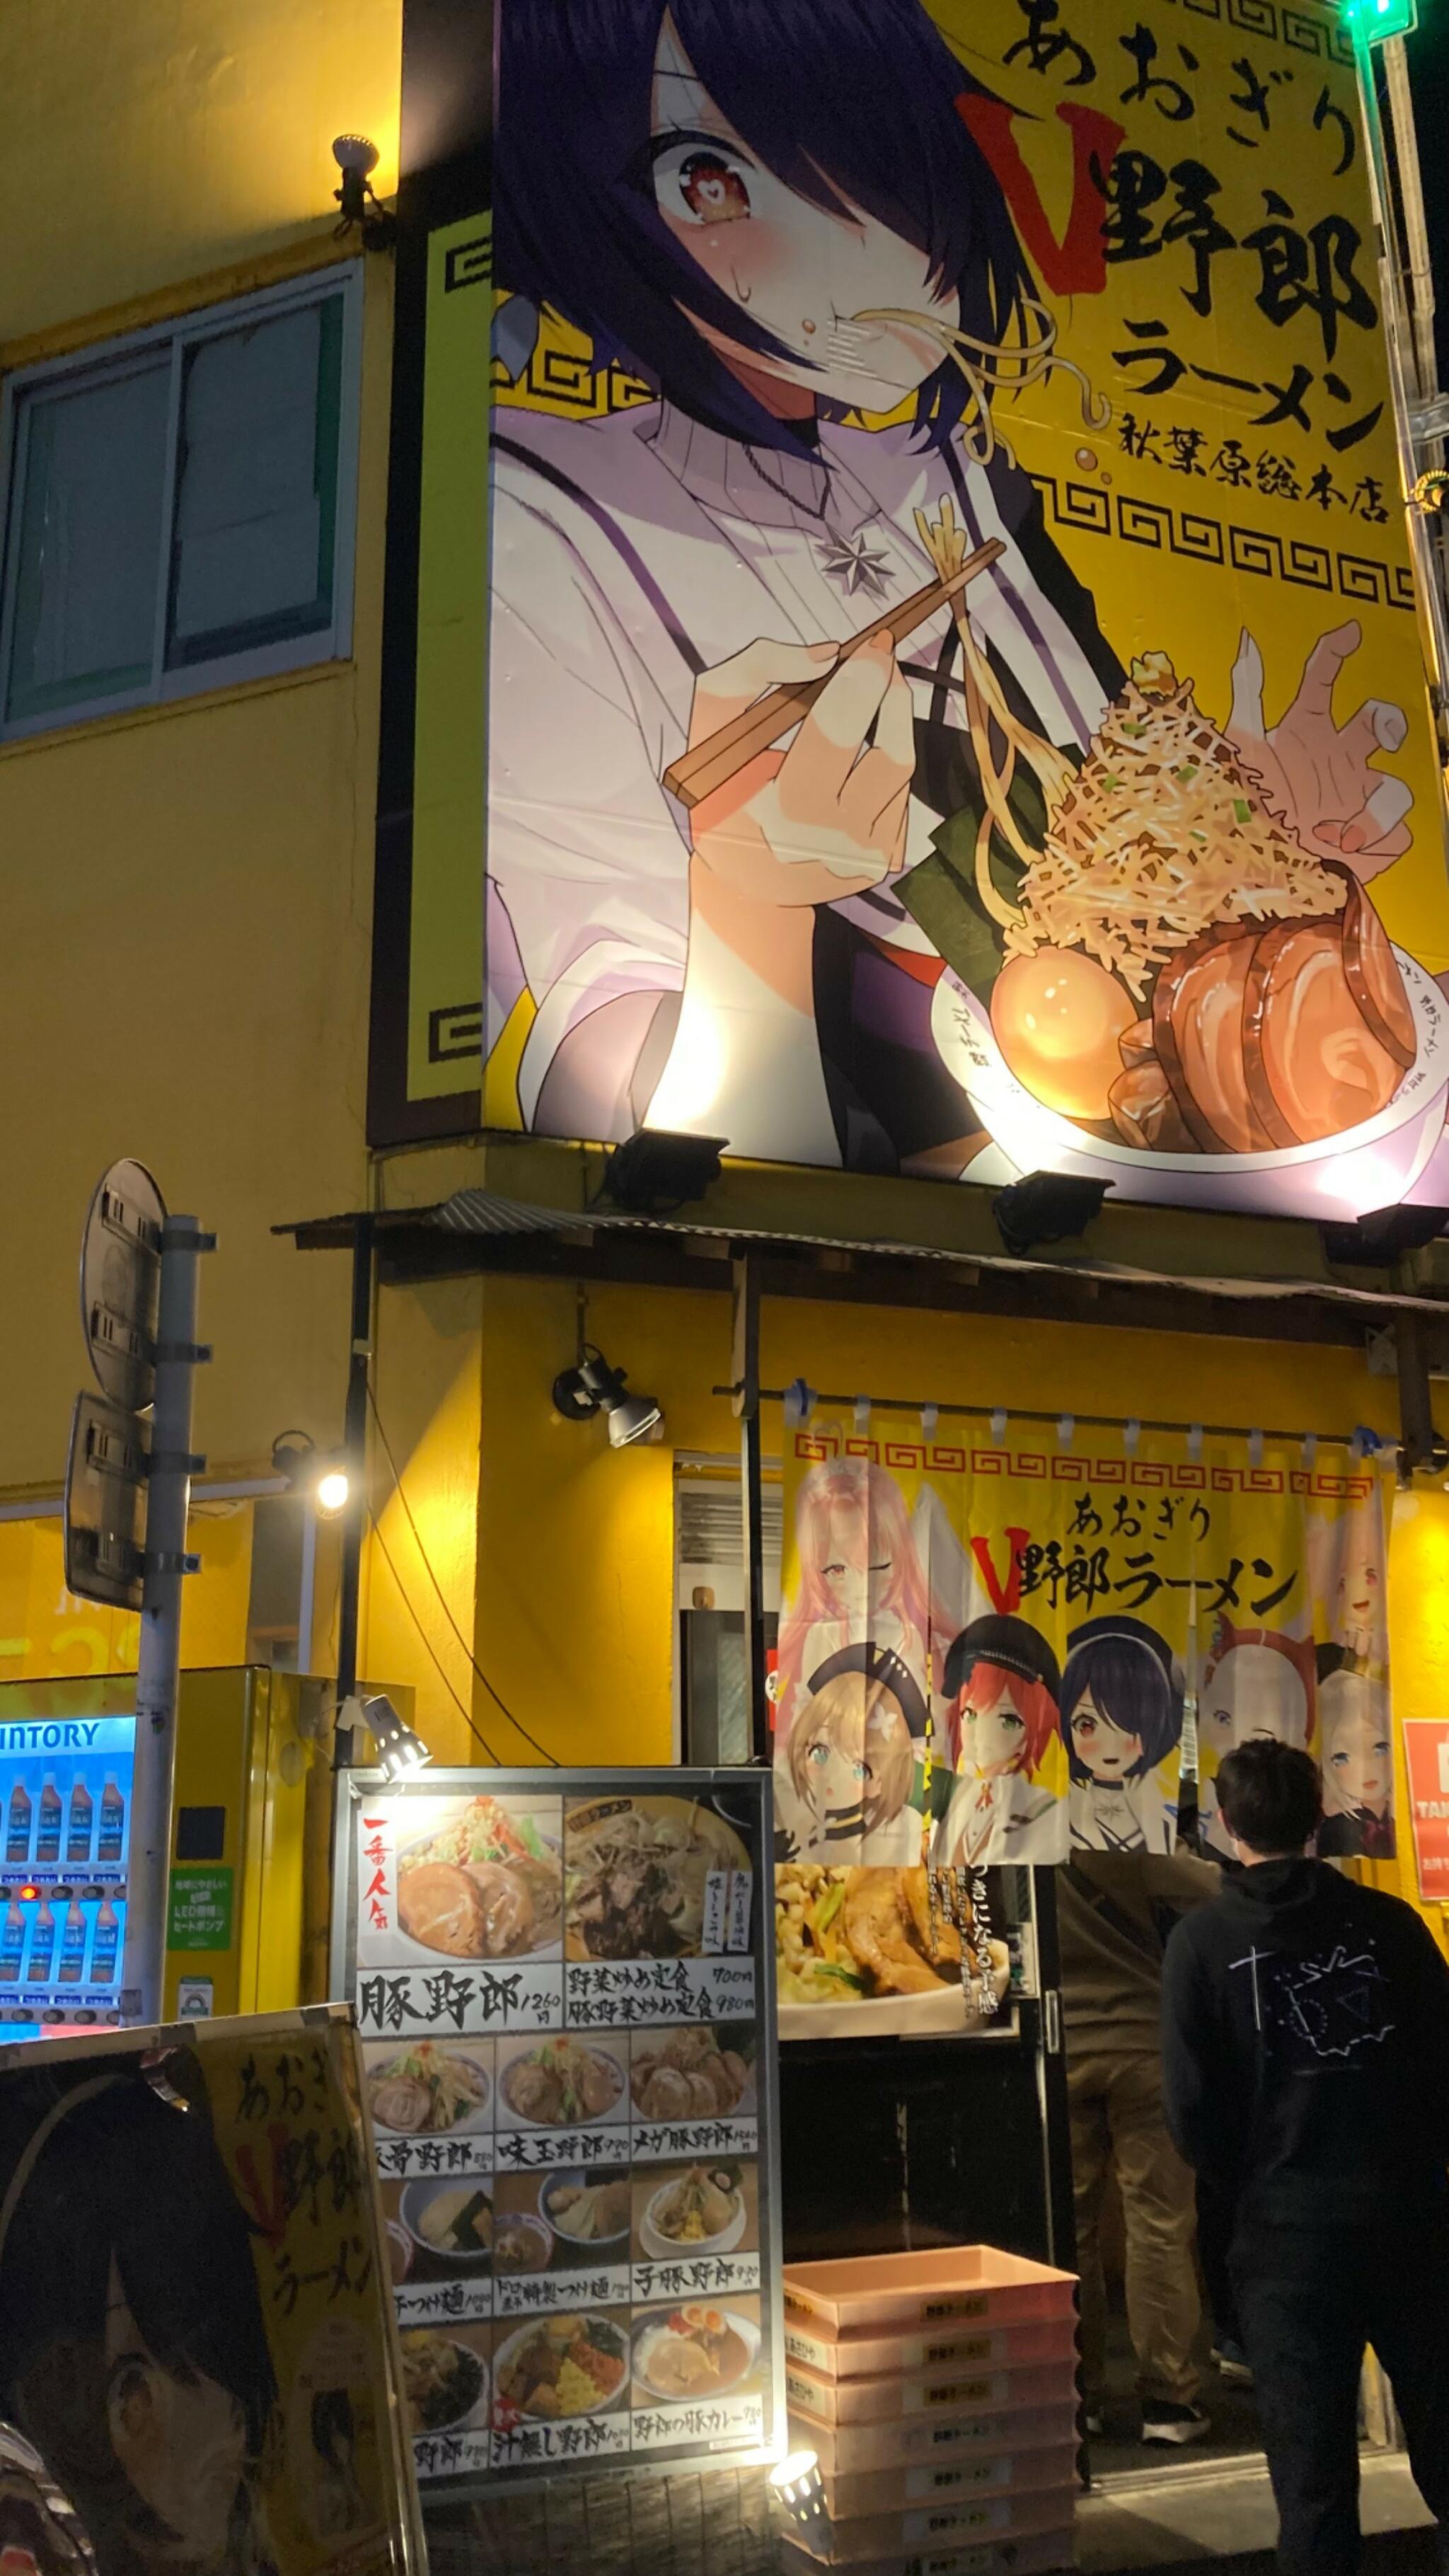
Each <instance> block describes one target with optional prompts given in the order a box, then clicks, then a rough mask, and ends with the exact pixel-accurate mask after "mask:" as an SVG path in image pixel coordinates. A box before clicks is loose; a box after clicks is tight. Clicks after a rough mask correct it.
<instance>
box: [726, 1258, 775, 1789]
mask: <svg viewBox="0 0 1449 2576" xmlns="http://www.w3.org/2000/svg"><path fill="white" fill-rule="evenodd" d="M733 1320H734V1386H733V1388H732V1390H731V1396H730V1401H731V1404H732V1405H733V1408H734V1411H735V1413H736V1414H737V1415H738V1417H739V1425H740V1502H741V1509H742V1513H743V1521H744V1528H743V1537H744V1574H745V1591H744V1611H745V1693H746V1699H745V1705H746V1711H747V1714H748V1717H749V1722H750V1756H751V1759H752V1760H753V1761H755V1762H762V1763H763V1764H764V1765H765V1767H766V1769H768V1768H769V1764H770V1759H771V1755H772V1752H773V1746H772V1744H771V1741H770V1702H769V1699H768V1696H767V1694H766V1691H765V1540H764V1499H763V1493H762V1480H761V1466H762V1459H761V1452H760V1267H759V1263H758V1261H757V1260H756V1258H755V1256H754V1255H753V1254H752V1253H748V1252H737V1253H736V1255H735V1257H734V1318H733Z"/></svg>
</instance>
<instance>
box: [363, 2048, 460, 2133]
mask: <svg viewBox="0 0 1449 2576" xmlns="http://www.w3.org/2000/svg"><path fill="white" fill-rule="evenodd" d="M490 2089H491V2088H490V2084H489V2078H488V2071H487V2068H486V2067H483V2066H480V2065H479V2063H478V2061H477V2059H476V2058H474V2057H469V2056H467V2055H466V2054H463V2053H459V2054H456V2055H455V2053H454V2051H453V2050H452V2049H451V2048H450V2047H449V2046H448V2044H447V2042H446V2041H444V2040H437V2039H418V2040H414V2042H413V2044H412V2046H411V2047H410V2048H402V2049H399V2050H398V2052H397V2054H396V2055H395V2056H393V2057H389V2058H387V2059H386V2060H385V2062H384V2063H383V2064H382V2065H381V2066H369V2068H368V2070H367V2098H368V2103H369V2106H370V2108H371V2111H372V2117H373V2124H374V2126H375V2127H376V2128H379V2129H386V2130H389V2131H390V2132H391V2133H392V2135H393V2136H394V2137H398V2138H436V2137H446V2136H451V2135H452V2134H453V2133H454V2132H456V2131H459V2130H468V2129H478V2128H482V2127H483V2126H484V2125H485V2124H486V2121H487V2117H488V2095H489V2091H490Z"/></svg>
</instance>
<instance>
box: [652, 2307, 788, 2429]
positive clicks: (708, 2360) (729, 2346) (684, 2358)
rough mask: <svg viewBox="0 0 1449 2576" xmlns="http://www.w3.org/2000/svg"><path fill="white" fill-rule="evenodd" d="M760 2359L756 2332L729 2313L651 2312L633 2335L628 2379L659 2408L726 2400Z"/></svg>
mask: <svg viewBox="0 0 1449 2576" xmlns="http://www.w3.org/2000/svg"><path fill="white" fill-rule="evenodd" d="M759 2356H760V2329H759V2327H758V2326H757V2325H755V2324H754V2323H752V2321H751V2320H750V2318H748V2317H745V2316H740V2315H739V2314H738V2313H737V2312H736V2311H735V2310H734V2309H732V2308H709V2307H697V2306H696V2307H686V2308H673V2309H667V2310H659V2311H656V2312H655V2314H654V2315H652V2316H649V2317H645V2318H644V2319H643V2320H642V2321H641V2323H640V2324H639V2326H638V2327H637V2328H636V2330H635V2336H634V2377H635V2380H636V2382H637V2383H638V2385H639V2387H640V2388H642V2389H643V2390H644V2391H645V2393H646V2394H647V2395H648V2396H650V2397H652V2398H654V2399H656V2400H657V2401H658V2402H659V2404H661V2405H664V2406H668V2405H671V2404H674V2405H697V2404H699V2403H701V2402H703V2401H705V2400H708V2399H709V2398H712V2397H727V2396H728V2395H729V2393H730V2391H731V2390H732V2389H735V2388H738V2387H739V2386H740V2384H741V2382H742V2381H744V2380H746V2379H748V2377H749V2375H750V2373H751V2371H752V2370H753V2369H754V2366H755V2364H756V2362H757V2361H758V2359H759Z"/></svg>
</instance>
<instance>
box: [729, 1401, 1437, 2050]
mask: <svg viewBox="0 0 1449 2576" xmlns="http://www.w3.org/2000/svg"><path fill="white" fill-rule="evenodd" d="M781 1600H782V1610H781V1618H780V1630H779V1646H778V1652H777V1660H776V1668H775V1672H774V1675H773V1677H772V1691H773V1696H774V1710H775V1759H774V1771H775V1794H776V1826H777V1858H778V1862H779V1871H780V1880H779V1888H778V1891H777V1892H778V1894H779V1898H780V1903H781V1959H780V1965H781V1997H782V2002H784V2003H786V2004H789V2005H792V2006H797V2005H798V2006H803V2005H807V2004H817V2005H826V2004H841V2003H848V2002H851V2001H852V2000H854V1999H857V1998H858V1999H859V2000H861V2001H864V2002H879V2001H880V1999H881V1998H882V1997H883V1996H885V1995H888V1994H895V1995H918V1996H921V1997H923V1998H926V1999H928V2000H929V1999H931V1992H932V1985H933V1984H934V1985H935V1986H936V1987H937V1988H940V1987H941V1986H945V1985H949V1984H951V1983H952V1982H953V1978H952V1975H951V1974H950V1962H949V1961H948V1962H945V1963H943V1962H941V1961H939V1960H937V1959H936V1958H935V1957H934V1955H933V1952H932V1947H931V1941H930V1934H929V1924H928V1923H927V1922H926V1914H925V1904H926V1900H925V1898H924V1896H923V1894H922V1892H921V1890H920V1889H919V1888H917V1889H915V1890H911V1889H909V1888H908V1889H907V1890H906V1891H905V1895H904V1897H903V1898H902V1899H901V1901H899V1902H897V1901H896V1899H895V1898H894V1897H892V1896H891V1895H890V1893H889V1891H887V1890H886V1889H885V1888H884V1887H883V1886H882V1887H877V1886H874V1885H872V1886H870V1887H866V1888H862V1887H861V1886H860V1885H859V1883H858V1882H859V1879H860V1876H861V1874H862V1873H864V1874H865V1875H866V1876H867V1877H869V1878H870V1879H871V1880H872V1881H874V1880H876V1879H877V1878H881V1879H883V1878H884V1877H885V1875H886V1874H887V1873H899V1872H902V1871H915V1872H918V1873H919V1874H920V1875H921V1876H922V1877H924V1876H925V1873H926V1871H927V1870H929V1871H931V1872H941V1871H945V1872H947V1873H953V1872H957V1871H962V1870H978V1869H985V1868H991V1867H995V1866H1000V1865H1003V1864H1008V1863H1028V1864H1033V1865H1039V1864H1042V1863H1050V1862H1056V1861H1065V1860H1066V1859H1068V1858H1069V1856H1070V1854H1071V1853H1072V1852H1073V1851H1095V1852H1114V1851H1143V1850H1146V1851H1156V1852H1167V1851H1170V1850H1172V1849H1173V1848H1174V1847H1175V1846H1176V1843H1177V1840H1178V1833H1179V1821H1180V1814H1181V1813H1182V1811H1183V1810H1184V1807H1185V1808H1186V1810H1187V1813H1188V1814H1189V1815H1190V1814H1191V1811H1192V1808H1193V1807H1194V1806H1196V1807H1197V1808H1198V1809H1199V1811H1200V1819H1201V1830H1202V1834H1203V1839H1204V1847H1205V1848H1206V1849H1208V1850H1209V1851H1214V1852H1218V1853H1225V1852H1226V1850H1227V1845H1226V1841H1225V1838H1224V1834H1223V1828H1222V1825H1221V1820H1220V1818H1219V1815H1218V1808H1217V1797H1216V1789H1215V1781H1216V1774H1217V1769H1218V1764H1219V1762H1220V1760H1221V1758H1222V1756H1223V1755H1224V1754H1225V1753H1226V1752H1228V1751H1230V1750H1231V1749H1232V1747H1233V1746H1234V1745H1235V1744H1238V1743H1242V1742H1244V1741H1245V1740H1246V1739H1247V1738H1248V1737H1249V1736H1252V1735H1273V1736H1278V1737H1280V1738H1281V1739H1282V1740H1284V1741H1286V1742H1289V1743H1294V1744H1298V1745H1300V1746H1302V1747H1304V1748H1305V1749H1307V1750H1310V1751H1313V1752H1314V1753H1315V1754H1317V1755H1318V1757H1319V1759H1320V1761H1321V1765H1322V1773H1323V1785H1324V1800H1325V1808H1326V1815H1325V1822H1324V1826H1323V1829H1322V1834H1321V1837H1320V1842H1321V1848H1322V1849H1323V1850H1324V1851H1325V1852H1332V1853H1335V1854H1348V1853H1358V1854H1368V1855H1371V1856H1378V1857H1382V1856H1386V1855H1388V1854H1391V1853H1392V1851H1393V1848H1394V1840H1393V1836H1394V1824H1393V1764H1392V1754H1391V1746H1390V1743H1389V1731H1388V1725H1387V1711H1388V1642H1387V1620H1386V1604H1385V1593H1384V1540H1383V1519H1382V1512H1381V1507H1380V1499H1379V1480H1378V1475H1377V1472H1376V1470H1375V1469H1374V1468H1373V1466H1372V1465H1371V1464H1370V1463H1367V1462H1363V1461H1357V1460H1352V1461H1344V1460H1342V1459H1339V1460H1338V1461H1337V1462H1336V1463H1334V1464H1332V1465H1324V1464H1320V1463H1319V1462H1318V1461H1317V1459H1313V1460H1308V1459H1305V1458H1304V1457H1303V1456H1302V1455H1301V1453H1293V1454H1290V1453H1288V1452H1286V1451H1285V1452H1278V1451H1275V1450H1271V1449H1269V1450H1266V1451H1265V1452H1264V1454H1263V1455H1262V1456H1261V1457H1259V1456H1255V1455H1254V1452H1253V1448H1252V1447H1251V1446H1250V1445H1249V1444H1247V1443H1244V1442H1233V1443H1228V1442H1217V1443H1214V1442H1211V1441H1209V1442H1202V1443H1195V1444H1193V1443H1189V1442H1187V1441H1186V1440H1184V1439H1175V1440H1173V1441H1166V1440H1158V1441H1153V1440H1151V1439H1148V1438H1143V1439H1141V1440H1139V1441H1137V1442H1135V1443H1134V1444H1133V1445H1132V1446H1130V1447H1129V1446H1128V1445H1127V1444H1126V1443H1125V1442H1124V1441H1123V1440H1122V1438H1121V1437H1120V1436H1119V1435H1117V1434H1115V1433H1101V1432H1096V1433H1092V1432H1087V1431H1083V1432H1081V1433H1080V1434H1078V1433H1077V1432H1076V1431H1075V1429H1074V1428H1073V1427H1072V1426H1069V1425H1065V1424H1064V1425H1063V1426H1062V1428H1061V1429H1060V1430H1059V1431H1058V1432H1057V1433H1056V1434H1055V1435H1053V1434H1052V1433H1051V1432H1049V1431H1045V1432H1044V1431H1043V1429H1042V1428H1040V1427H1036V1426H1028V1425H1022V1426H1021V1427H1020V1428H1019V1429H1013V1427H1012V1425H1011V1424H1010V1423H1009V1422H1004V1423H1003V1424H1002V1425H1001V1426H1000V1428H999V1429H995V1428H988V1426H987V1425H986V1424H984V1423H983V1424H981V1425H980V1426H977V1425H975V1424H972V1425H970V1426H968V1427H966V1428H964V1429H963V1430H962V1431H961V1433H960V1434H959V1436H955V1437H950V1438H947V1437H944V1436H943V1435H942V1434H941V1432H940V1429H939V1427H938V1428H937V1429H936V1430H935V1431H933V1432H931V1433H930V1434H929V1435H928V1434H927V1433H925V1432H924V1431H923V1429H922V1425H921V1422H920V1420H919V1418H916V1419H912V1418H911V1417H909V1416H882V1415H880V1414H878V1413H873V1414H872V1416H871V1419H870V1424H869V1428H868V1429H867V1430H866V1431H864V1432H861V1431H858V1430H856V1429H855V1428H854V1426H853V1424H852V1423H851V1422H850V1421H847V1420H845V1419H838V1418H831V1417H828V1416H812V1418H811V1420H810V1421H809V1423H808V1424H802V1425H799V1426H797V1427H796V1428H794V1429H793V1430H791V1431H789V1432H787V1436H786V1471H785V1542H784V1562H783V1566H782V1576H781ZM1185 1780H1186V1781H1187V1782H1189V1783H1191V1784H1192V1786H1191V1791H1190V1794H1189V1796H1188V1797H1187V1798H1186V1799H1184V1781H1185ZM1199 1782H1200V1786H1199ZM867 1898H868V1899H869V1900H870V1907H874V1908H875V1909H876V1910H875V1911H874V1912H872V1911H871V1910H870V1907H868V1906H867V1903H866V1900H867ZM913 1905H914V1914H913V1911H912V1908H913ZM923 1926H924V1927H925V1928H924V1929H923V1928H922V1927H923ZM883 1927H884V1928H883ZM954 1982H959V1968H958V1969H957V1970H956V1974H955V1979H954Z"/></svg>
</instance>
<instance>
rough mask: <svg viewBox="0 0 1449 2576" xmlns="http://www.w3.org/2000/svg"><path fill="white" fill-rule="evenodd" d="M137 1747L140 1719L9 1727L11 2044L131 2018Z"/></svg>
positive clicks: (4, 2001)
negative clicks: (126, 1978) (124, 2001)
mask: <svg viewBox="0 0 1449 2576" xmlns="http://www.w3.org/2000/svg"><path fill="white" fill-rule="evenodd" d="M41 1687H42V1689H43V1688H44V1686H41ZM135 1741H136V1721H135V1719H134V1717H128V1716H118V1715H113V1714H107V1713H105V1712H103V1711H98V1712H97V1713H96V1714H94V1715H90V1716H82V1715H72V1716H60V1715H54V1714H51V1713H50V1712H49V1711H48V1710H42V1709H40V1708H37V1712H36V1714H35V1715H34V1716H33V1717H26V1718H6V1719H5V1720H4V1721H3V1722H0V2036H3V2038H4V2039H5V2040H7V2041H10V2040H17V2039H23V2038H25V2037H27V2036H34V2035H37V2034H38V2033H39V2032H40V2031H41V2030H43V2029H54V2028H55V2027H56V2026H57V2025H59V2024H62V2023H65V2022H91V2023H107V2022H116V2021H119V2019H120V1983H121V1966H122V1961H123V1959H124V1957H125V1945H126V1883H127V1870H128V1867H129V1861H130V1844H131V1790H132V1771H133V1767H134V1760H135Z"/></svg>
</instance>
